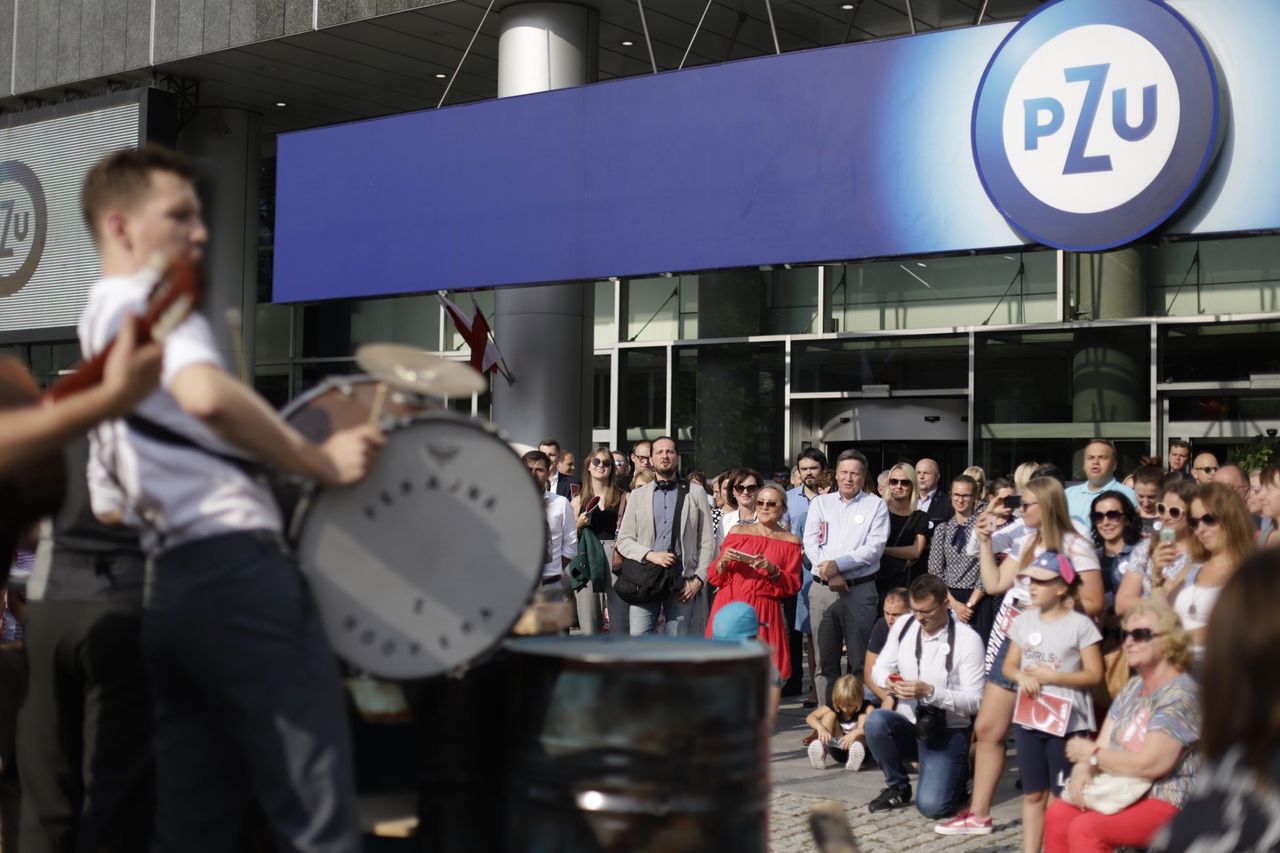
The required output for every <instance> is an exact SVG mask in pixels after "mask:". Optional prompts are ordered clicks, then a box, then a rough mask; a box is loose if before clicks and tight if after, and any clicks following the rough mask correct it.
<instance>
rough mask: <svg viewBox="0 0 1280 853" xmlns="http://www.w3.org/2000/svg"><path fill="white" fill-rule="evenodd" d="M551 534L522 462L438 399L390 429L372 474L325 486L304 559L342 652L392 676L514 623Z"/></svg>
mask: <svg viewBox="0 0 1280 853" xmlns="http://www.w3.org/2000/svg"><path fill="white" fill-rule="evenodd" d="M546 547H547V546H546V513H545V510H544V509H543V501H542V496H541V495H539V494H538V491H537V486H536V484H535V483H534V481H533V479H532V478H531V477H530V476H529V472H528V470H527V469H526V468H525V465H524V463H522V462H521V461H520V458H519V457H518V456H516V455H515V454H514V453H513V452H512V451H511V449H510V448H508V447H507V445H506V444H505V443H503V442H502V441H500V440H499V439H498V438H496V437H495V436H494V435H493V433H492V432H491V431H490V430H488V429H486V428H485V427H483V426H481V425H480V424H477V423H475V422H473V421H469V420H464V419H461V418H458V417H456V416H451V415H448V414H444V413H441V414H434V415H429V416H425V417H422V418H419V419H417V420H414V421H412V422H411V423H409V424H408V425H407V426H404V427H401V428H398V429H396V430H394V431H393V432H391V433H390V434H389V435H388V441H387V446H386V447H385V448H383V450H382V452H381V454H380V455H379V457H378V461H377V463H376V464H375V466H374V468H373V470H372V471H371V472H370V473H369V476H368V477H366V478H365V479H364V480H363V481H361V482H360V483H358V484H356V485H355V486H352V487H350V488H344V489H328V490H325V491H324V492H322V493H321V494H320V495H319V496H318V497H316V499H315V502H314V504H313V505H312V507H311V509H310V511H309V512H308V513H307V516H306V520H305V522H304V524H303V527H302V531H301V534H300V537H299V541H298V562H299V565H300V566H301V568H302V571H303V572H304V573H305V574H306V575H307V577H308V579H309V581H310V583H311V586H312V590H313V592H314V593H315V597H316V601H317V604H318V605H319V608H320V613H321V616H322V618H323V620H324V624H325V628H326V630H327V631H328V634H329V640H330V642H331V643H332V644H333V648H334V650H335V651H336V652H337V653H338V654H339V655H341V656H342V657H343V658H345V659H346V660H347V661H349V662H350V663H351V664H353V665H354V666H357V667H359V668H360V669H363V670H365V671H367V672H370V673H372V674H374V675H378V676H381V677H383V678H403V679H408V678H425V677H429V676H433V675H440V674H442V673H446V672H449V671H451V670H453V669H456V668H457V667H459V666H462V665H464V664H467V663H469V662H470V661H473V660H475V659H476V658H477V657H478V656H480V655H481V654H483V653H484V652H486V651H488V650H489V649H491V648H492V647H493V646H495V645H497V643H498V642H500V641H501V640H502V639H503V638H504V637H505V636H506V635H507V634H508V633H509V631H510V629H511V626H512V625H514V624H515V621H516V619H517V618H518V617H519V615H520V613H521V612H522V611H523V610H524V607H525V605H526V604H527V603H528V601H529V598H530V596H531V594H532V592H533V588H534V584H535V583H536V582H537V581H538V579H539V578H540V576H541V574H542V564H543V561H544V556H545V553H546Z"/></svg>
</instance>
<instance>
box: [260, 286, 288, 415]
mask: <svg viewBox="0 0 1280 853" xmlns="http://www.w3.org/2000/svg"><path fill="white" fill-rule="evenodd" d="M259 307H261V306H259ZM253 387H254V389H255V390H256V391H257V392H258V393H259V394H261V395H262V396H263V397H264V398H265V399H266V401H267V402H268V403H270V404H271V405H272V406H274V407H275V408H277V409H280V408H283V407H284V405H285V404H286V403H288V402H289V399H290V395H289V368H288V367H287V366H285V365H279V366H277V367H265V368H263V367H260V368H258V369H257V371H255V373H254V377H253Z"/></svg>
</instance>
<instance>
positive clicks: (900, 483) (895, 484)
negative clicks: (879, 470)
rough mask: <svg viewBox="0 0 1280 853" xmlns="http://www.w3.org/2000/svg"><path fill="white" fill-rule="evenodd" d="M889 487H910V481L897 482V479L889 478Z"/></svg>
mask: <svg viewBox="0 0 1280 853" xmlns="http://www.w3.org/2000/svg"><path fill="white" fill-rule="evenodd" d="M889 485H890V486H910V485H911V481H910V480H899V479H897V478H895V477H890V478H889Z"/></svg>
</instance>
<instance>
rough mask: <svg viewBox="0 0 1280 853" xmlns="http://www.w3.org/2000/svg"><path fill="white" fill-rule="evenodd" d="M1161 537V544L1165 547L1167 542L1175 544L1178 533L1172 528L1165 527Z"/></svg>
mask: <svg viewBox="0 0 1280 853" xmlns="http://www.w3.org/2000/svg"><path fill="white" fill-rule="evenodd" d="M1159 537H1160V544H1161V545H1163V544H1165V543H1166V542H1173V541H1175V540H1177V538H1178V532H1177V531H1176V530H1174V529H1173V528H1172V527H1164V528H1161V530H1160V533H1159Z"/></svg>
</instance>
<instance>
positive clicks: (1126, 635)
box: [1120, 628, 1164, 643]
mask: <svg viewBox="0 0 1280 853" xmlns="http://www.w3.org/2000/svg"><path fill="white" fill-rule="evenodd" d="M1161 636H1164V635H1163V634H1159V633H1157V632H1155V631H1153V630H1151V629H1150V628H1134V629H1133V630H1132V631H1121V632H1120V642H1122V643H1123V642H1124V641H1125V640H1128V639H1130V638H1132V639H1133V641H1134V642H1135V643H1149V642H1151V641H1152V640H1153V639H1155V638H1156V637H1161Z"/></svg>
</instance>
